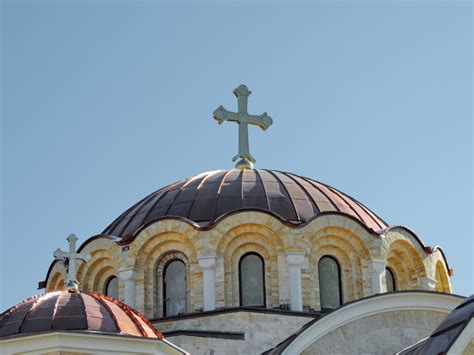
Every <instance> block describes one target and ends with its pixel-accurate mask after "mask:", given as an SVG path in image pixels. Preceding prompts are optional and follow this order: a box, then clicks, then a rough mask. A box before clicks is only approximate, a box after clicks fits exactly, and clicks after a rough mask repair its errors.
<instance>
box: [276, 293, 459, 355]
mask: <svg viewBox="0 0 474 355" xmlns="http://www.w3.org/2000/svg"><path fill="white" fill-rule="evenodd" d="M461 302H462V299H461V298H459V297H456V296H453V295H447V294H441V293H437V292H395V293H388V294H381V295H377V296H375V297H368V298H365V299H361V300H359V301H355V302H353V303H350V304H348V305H346V306H343V307H341V308H339V309H337V310H335V311H334V312H332V313H330V314H328V315H326V316H324V317H323V318H321V319H320V320H318V321H316V322H315V323H313V324H312V325H311V326H310V327H308V328H307V329H306V330H305V331H303V332H302V333H301V334H300V335H298V336H297V337H296V338H295V340H293V341H292V343H291V344H290V345H289V346H288V347H287V348H286V349H285V350H284V351H283V353H282V354H283V355H294V354H300V353H301V352H302V351H304V350H305V349H306V348H307V347H309V346H310V345H311V344H313V343H314V342H315V341H317V340H318V339H319V338H321V337H323V336H324V335H326V334H327V333H329V332H330V331H332V330H334V329H336V328H339V327H341V326H343V325H344V324H347V323H350V322H353V321H355V320H358V319H361V318H364V317H368V316H371V315H375V314H379V313H385V312H392V311H402V310H405V311H406V310H422V311H435V312H442V313H446V314H448V313H450V312H451V311H452V310H453V309H454V308H455V307H457V306H458V305H459V304H460V303H461Z"/></svg>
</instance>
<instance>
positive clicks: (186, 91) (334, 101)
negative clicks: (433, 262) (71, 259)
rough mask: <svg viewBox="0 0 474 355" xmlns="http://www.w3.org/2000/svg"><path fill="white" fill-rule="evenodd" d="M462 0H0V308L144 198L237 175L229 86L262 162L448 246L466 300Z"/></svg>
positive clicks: (467, 51) (466, 93) (465, 17)
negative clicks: (264, 116)
mask: <svg viewBox="0 0 474 355" xmlns="http://www.w3.org/2000/svg"><path fill="white" fill-rule="evenodd" d="M471 26H472V5H471V3H470V2H447V1H446V2H444V3H440V2H425V1H421V2H409V1H398V2H396V1H394V2H382V3H380V2H379V3H378V4H376V3H375V2H357V1H356V2H340V1H339V2H329V1H327V2H313V3H294V2H292V3H291V4H290V3H284V2H280V3H269V2H258V3H257V4H251V3H250V2H233V3H227V4H220V5H219V4H216V3H212V2H205V3H204V2H202V3H199V2H193V3H183V2H181V3H178V4H176V3H172V2H152V1H142V2H139V1H129V2H125V1H121V2H112V1H65V2H62V3H59V2H53V1H48V2H44V1H30V2H26V1H3V2H2V55H1V60H2V73H1V74H2V80H1V83H2V88H1V89H2V95H1V98H2V134H1V142H2V145H1V146H2V196H1V202H2V213H1V216H2V229H1V233H2V245H1V267H2V276H1V288H2V290H1V296H2V299H1V310H4V309H5V308H6V307H8V306H11V305H13V304H15V303H17V302H19V301H21V300H22V299H24V298H26V297H28V296H31V295H33V294H35V293H38V292H39V291H37V290H36V286H37V282H38V281H41V280H43V279H44V277H45V275H46V271H47V269H48V267H49V264H50V262H51V261H52V253H53V251H54V250H55V249H56V248H58V247H60V248H62V249H63V250H64V249H66V248H67V242H66V239H65V238H66V237H67V235H68V234H69V233H72V232H74V233H76V234H77V235H78V236H79V238H80V242H83V241H84V240H85V239H86V238H88V237H90V236H92V235H95V234H98V233H100V232H101V231H102V230H103V229H104V228H105V227H106V226H107V225H108V224H109V223H111V222H112V221H113V220H114V219H115V218H116V217H117V216H118V215H119V214H121V213H122V212H123V211H124V210H125V209H127V208H128V207H130V206H131V205H132V204H133V203H135V202H136V201H138V200H139V199H141V198H142V197H144V196H146V195H147V194H148V193H151V192H152V191H154V190H156V189H158V188H160V187H162V186H164V185H167V184H169V183H172V182H174V181H176V180H179V179H181V178H184V177H187V176H190V175H193V174H196V173H199V172H203V171H207V170H214V169H219V168H231V167H232V166H233V164H232V162H231V158H232V157H233V156H234V155H235V154H236V152H237V127H236V125H235V124H231V123H226V124H223V125H220V126H219V125H218V124H217V123H216V122H215V121H214V119H213V118H212V112H213V111H214V109H215V108H216V107H217V106H219V105H224V106H226V108H228V109H236V100H235V98H234V96H233V95H232V90H233V89H234V88H235V87H236V86H237V85H238V84H240V83H245V84H247V85H248V86H249V88H250V90H252V91H253V94H252V95H251V97H250V99H249V111H250V112H251V113H256V114H260V113H261V112H263V111H267V112H268V113H269V114H270V115H271V116H272V117H273V121H274V124H273V126H272V127H270V128H269V129H268V131H266V132H262V131H261V130H260V129H258V128H255V127H252V128H251V129H250V150H251V152H252V154H253V155H254V156H255V158H256V159H257V164H256V167H258V168H268V169H277V170H283V171H290V172H294V173H297V174H299V175H303V176H307V177H311V178H313V179H316V180H320V181H322V182H325V183H327V184H329V185H332V186H334V187H336V188H338V189H341V190H342V191H344V192H346V193H348V194H349V195H351V196H353V197H355V198H357V199H358V200H360V201H361V202H363V203H364V204H366V205H367V206H368V207H369V208H371V209H372V210H373V211H374V212H376V213H377V214H379V215H380V216H381V217H382V218H384V219H385V220H386V221H387V222H389V223H390V224H402V225H406V226H408V227H410V228H412V229H413V230H414V231H415V232H416V233H417V234H418V236H419V237H420V238H421V239H422V240H423V241H424V243H425V244H426V245H431V246H434V245H441V246H442V248H443V249H444V251H445V253H446V256H447V258H448V261H449V265H450V267H451V268H454V269H455V275H454V277H453V278H452V283H453V287H454V292H456V293H459V294H462V295H467V294H470V293H473V289H474V287H473V252H474V250H473V224H472V217H473V213H472V212H473V210H472V199H473V195H472V158H473V157H472V148H473V147H472V136H473V131H472V59H473V58H472V27H471Z"/></svg>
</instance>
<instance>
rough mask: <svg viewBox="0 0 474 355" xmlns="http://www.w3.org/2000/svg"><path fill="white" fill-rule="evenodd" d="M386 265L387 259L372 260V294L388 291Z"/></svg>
mask: <svg viewBox="0 0 474 355" xmlns="http://www.w3.org/2000/svg"><path fill="white" fill-rule="evenodd" d="M386 267H387V263H386V262H385V261H378V260H374V261H372V263H370V265H369V268H370V274H371V280H372V294H374V295H375V294H376V293H382V292H386V291H387V287H386V285H385V283H384V280H385V268H386Z"/></svg>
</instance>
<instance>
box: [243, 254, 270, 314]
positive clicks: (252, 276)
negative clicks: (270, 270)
mask: <svg viewBox="0 0 474 355" xmlns="http://www.w3.org/2000/svg"><path fill="white" fill-rule="evenodd" d="M239 287H240V305H241V306H250V307H265V264H264V262H263V259H262V257H261V256H260V255H258V254H256V253H248V254H245V255H244V256H242V258H240V261H239Z"/></svg>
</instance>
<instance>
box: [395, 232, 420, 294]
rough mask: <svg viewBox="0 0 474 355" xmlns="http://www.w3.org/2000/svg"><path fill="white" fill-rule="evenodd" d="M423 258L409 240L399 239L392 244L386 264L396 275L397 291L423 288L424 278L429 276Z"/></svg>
mask: <svg viewBox="0 0 474 355" xmlns="http://www.w3.org/2000/svg"><path fill="white" fill-rule="evenodd" d="M423 253H424V252H423ZM423 256H424V255H423V254H422V255H420V253H419V250H417V249H416V248H415V247H414V246H413V244H412V243H411V242H410V241H409V240H405V239H398V240H395V241H393V242H392V243H391V244H390V247H389V248H388V250H387V254H386V262H387V267H389V268H390V270H391V271H392V272H393V273H394V274H395V279H396V287H397V290H416V289H421V288H422V278H423V277H426V276H427V274H426V269H425V265H424V263H423V259H422V257H423Z"/></svg>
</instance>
